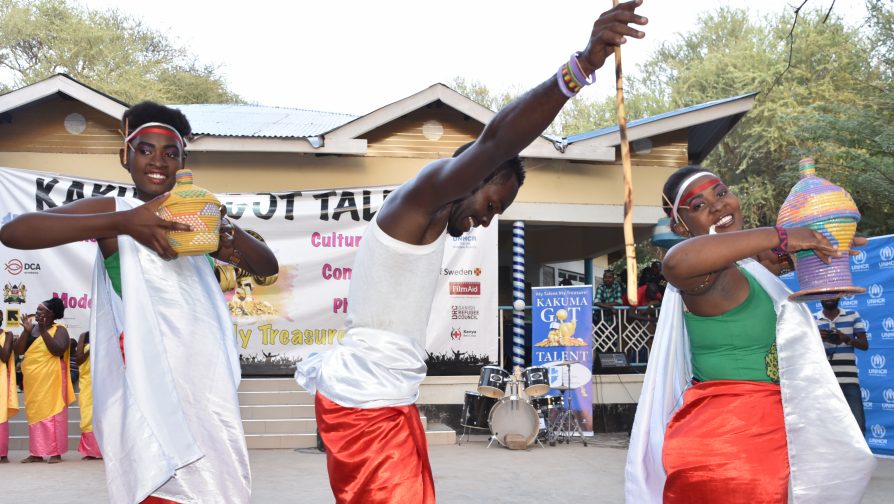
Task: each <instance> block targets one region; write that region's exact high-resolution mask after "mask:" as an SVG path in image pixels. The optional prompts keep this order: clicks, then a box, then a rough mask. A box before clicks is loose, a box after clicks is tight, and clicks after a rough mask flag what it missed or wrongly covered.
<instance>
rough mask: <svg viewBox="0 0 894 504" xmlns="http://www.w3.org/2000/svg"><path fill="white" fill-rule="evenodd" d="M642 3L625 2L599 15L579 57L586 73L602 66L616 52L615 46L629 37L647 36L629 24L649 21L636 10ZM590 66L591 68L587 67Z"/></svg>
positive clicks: (639, 1)
mask: <svg viewBox="0 0 894 504" xmlns="http://www.w3.org/2000/svg"><path fill="white" fill-rule="evenodd" d="M642 3H643V2H642V0H633V1H632V2H624V3H622V4H618V5H616V6H614V7H612V8H611V9H610V10H608V11H605V12H603V13H602V15H601V16H599V19H597V20H596V22H595V23H594V24H593V31H592V32H591V33H590V42H589V43H588V44H587V48H586V49H584V51H583V52H582V53H581V55H580V57H579V58H578V61H580V63H581V66H583V67H584V68H583V70H584V73H586V74H590V73H591V72H592V71H593V70H596V69H597V68H601V67H602V65H603V64H604V63H605V59H606V58H608V57H609V55H611V54H612V53H613V52H614V50H615V47H618V46H620V45H621V44H623V43H625V42H627V37H634V38H638V39H641V38H643V37H645V36H646V34H645V33H643V32H641V31H639V30H637V29H636V28H633V27H631V26H629V25H630V24H638V25H641V26H642V25H645V24H646V23H648V22H649V20H648V19H646V18H645V17H644V16H640V15H638V14H636V13H635V12H634V10H635V9H636V8H637V7H639V6H640V5H642ZM588 66H589V67H590V68H587V67H588Z"/></svg>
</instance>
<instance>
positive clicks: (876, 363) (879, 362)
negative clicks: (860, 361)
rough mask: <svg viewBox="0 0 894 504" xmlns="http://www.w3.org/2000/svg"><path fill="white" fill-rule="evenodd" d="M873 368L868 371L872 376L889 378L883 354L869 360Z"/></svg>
mask: <svg viewBox="0 0 894 504" xmlns="http://www.w3.org/2000/svg"><path fill="white" fill-rule="evenodd" d="M869 364H870V365H872V367H871V368H869V369H867V370H866V371H867V372H868V373H869V375H870V376H888V370H887V369H886V368H885V356H884V355H882V354H874V355H873V356H872V357H870V358H869Z"/></svg>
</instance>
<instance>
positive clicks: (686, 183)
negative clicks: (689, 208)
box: [671, 171, 720, 222]
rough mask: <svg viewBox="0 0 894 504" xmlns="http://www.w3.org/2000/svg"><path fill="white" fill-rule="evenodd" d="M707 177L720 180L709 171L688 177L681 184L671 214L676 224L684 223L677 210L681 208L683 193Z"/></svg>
mask: <svg viewBox="0 0 894 504" xmlns="http://www.w3.org/2000/svg"><path fill="white" fill-rule="evenodd" d="M705 175H710V176H712V177H714V178H720V177H718V176H717V175H714V174H713V173H711V172H709V171H700V172H698V173H693V174H692V175H690V176H689V177H687V178H686V180H684V181H683V183H682V184H680V188H679V189H677V196H676V197H675V198H674V206H672V207H671V214H672V215H673V217H674V220H675V221H676V222H682V221H681V219H680V214H679V213H678V212H677V208H678V207H679V206H680V198H682V197H683V191H685V190H686V187H688V186H689V184H691V183H693V182H695V181H696V180H698V179H700V178H702V177H704V176H705Z"/></svg>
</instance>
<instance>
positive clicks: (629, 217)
mask: <svg viewBox="0 0 894 504" xmlns="http://www.w3.org/2000/svg"><path fill="white" fill-rule="evenodd" d="M612 5H615V6H617V5H618V0H612ZM622 75H623V74H622V72H621V47H620V46H616V47H615V81H616V83H615V88H616V89H617V91H618V92H617V95H616V99H615V102H616V103H617V106H618V132H619V133H620V134H621V166H622V167H623V169H624V248H625V253H626V255H627V304H630V305H635V304H637V303H638V302H639V300H638V299H637V295H636V287H637V285H636V282H637V274H636V244H635V242H634V238H633V174H632V169H631V166H630V143H629V142H628V141H627V115H626V114H625V113H624V83H623V79H622Z"/></svg>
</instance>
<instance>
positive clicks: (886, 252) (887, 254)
mask: <svg viewBox="0 0 894 504" xmlns="http://www.w3.org/2000/svg"><path fill="white" fill-rule="evenodd" d="M878 256H879V259H880V260H879V262H878V267H879V268H894V247H891V246H887V247H884V248H883V249H881V250H880V251H879V253H878Z"/></svg>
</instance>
